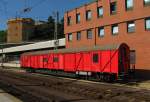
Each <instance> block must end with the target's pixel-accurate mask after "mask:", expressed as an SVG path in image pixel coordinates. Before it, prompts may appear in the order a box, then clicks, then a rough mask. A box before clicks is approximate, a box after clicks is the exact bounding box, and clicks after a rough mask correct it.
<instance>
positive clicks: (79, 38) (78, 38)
mask: <svg viewBox="0 0 150 102" xmlns="http://www.w3.org/2000/svg"><path fill="white" fill-rule="evenodd" d="M79 34H80V37H79ZM77 40H78V41H80V40H81V32H80V31H79V32H77Z"/></svg>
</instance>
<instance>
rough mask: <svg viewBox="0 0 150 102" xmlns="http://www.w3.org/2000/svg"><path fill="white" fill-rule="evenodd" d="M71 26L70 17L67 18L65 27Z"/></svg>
mask: <svg viewBox="0 0 150 102" xmlns="http://www.w3.org/2000/svg"><path fill="white" fill-rule="evenodd" d="M71 24H72V21H71V16H68V17H67V25H68V26H70V25H71Z"/></svg>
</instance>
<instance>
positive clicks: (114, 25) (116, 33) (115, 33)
mask: <svg viewBox="0 0 150 102" xmlns="http://www.w3.org/2000/svg"><path fill="white" fill-rule="evenodd" d="M115 27H117V30H118V31H117V32H114V28H115ZM111 32H112V35H118V33H119V26H118V24H113V25H112V26H111Z"/></svg>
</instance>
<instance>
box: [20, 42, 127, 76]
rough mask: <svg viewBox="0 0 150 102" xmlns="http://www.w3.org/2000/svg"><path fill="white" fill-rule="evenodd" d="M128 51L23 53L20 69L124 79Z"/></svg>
mask: <svg viewBox="0 0 150 102" xmlns="http://www.w3.org/2000/svg"><path fill="white" fill-rule="evenodd" d="M129 56H130V49H129V47H128V45H126V44H124V43H123V44H119V45H106V46H95V47H93V48H76V49H59V50H55V51H53V50H46V51H35V52H27V53H24V54H22V55H21V66H22V67H23V68H26V69H28V68H32V69H49V70H57V71H59V70H61V71H64V72H71V73H76V74H78V75H90V76H92V75H98V77H99V78H100V77H101V75H107V76H114V77H115V78H118V76H120V75H122V76H126V75H128V74H129V70H130V60H129Z"/></svg>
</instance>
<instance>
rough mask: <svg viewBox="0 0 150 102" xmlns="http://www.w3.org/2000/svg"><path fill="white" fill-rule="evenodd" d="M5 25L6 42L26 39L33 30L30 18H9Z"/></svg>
mask: <svg viewBox="0 0 150 102" xmlns="http://www.w3.org/2000/svg"><path fill="white" fill-rule="evenodd" d="M7 25H8V30H7V43H21V42H24V41H28V39H29V37H30V36H31V35H32V34H33V31H34V20H32V19H30V18H16V19H10V20H9V21H8V22H7Z"/></svg>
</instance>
